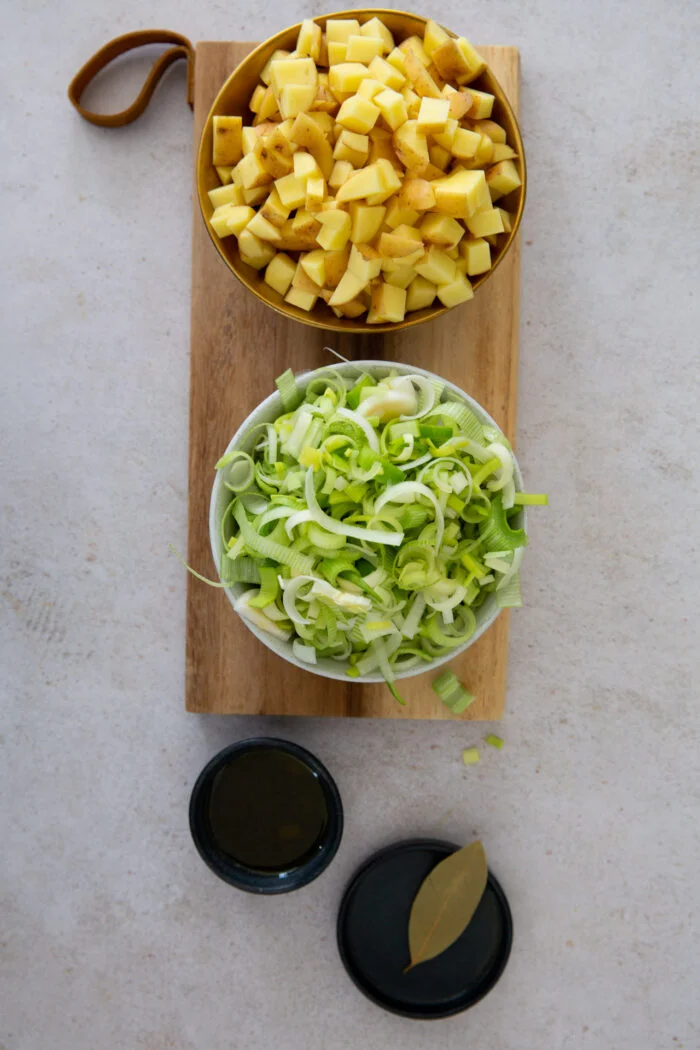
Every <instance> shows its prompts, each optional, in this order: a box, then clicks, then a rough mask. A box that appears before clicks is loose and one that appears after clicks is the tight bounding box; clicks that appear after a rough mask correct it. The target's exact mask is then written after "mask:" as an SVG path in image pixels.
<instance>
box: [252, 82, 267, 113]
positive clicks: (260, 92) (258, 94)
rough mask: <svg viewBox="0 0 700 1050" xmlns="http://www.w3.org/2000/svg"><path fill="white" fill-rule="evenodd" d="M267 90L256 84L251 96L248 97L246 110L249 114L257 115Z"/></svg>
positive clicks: (262, 85) (263, 86)
mask: <svg viewBox="0 0 700 1050" xmlns="http://www.w3.org/2000/svg"><path fill="white" fill-rule="evenodd" d="M266 90H267V88H266V87H265V85H264V84H258V86H257V87H256V89H255V91H254V92H253V94H252V95H251V96H250V102H249V103H248V109H249V110H250V112H251V113H258V112H259V110H260V103H261V102H262V100H263V96H264V94H265V92H266Z"/></svg>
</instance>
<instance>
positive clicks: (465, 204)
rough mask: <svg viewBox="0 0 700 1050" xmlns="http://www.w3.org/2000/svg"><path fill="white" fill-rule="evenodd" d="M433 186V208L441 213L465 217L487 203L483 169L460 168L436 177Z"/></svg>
mask: <svg viewBox="0 0 700 1050" xmlns="http://www.w3.org/2000/svg"><path fill="white" fill-rule="evenodd" d="M506 163H508V162H507V161H506ZM433 188H434V190H435V209H436V211H439V212H441V213H442V214H443V215H452V216H454V217H455V218H457V219H466V218H469V217H470V216H471V215H474V214H475V213H476V212H477V211H478V209H479V208H480V207H482V206H483V205H484V204H486V205H488V200H489V198H488V192H489V191H488V187H487V185H486V177H485V175H484V173H483V171H465V170H464V169H460V170H458V171H455V172H453V173H452V174H451V175H447V176H446V177H445V178H442V179H436V180H435V182H434V183H433Z"/></svg>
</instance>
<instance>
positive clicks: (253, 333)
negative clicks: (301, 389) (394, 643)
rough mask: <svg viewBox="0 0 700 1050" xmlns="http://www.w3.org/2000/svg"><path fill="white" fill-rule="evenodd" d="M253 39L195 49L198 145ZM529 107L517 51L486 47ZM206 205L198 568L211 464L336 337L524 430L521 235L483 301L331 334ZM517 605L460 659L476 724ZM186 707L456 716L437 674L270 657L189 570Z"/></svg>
mask: <svg viewBox="0 0 700 1050" xmlns="http://www.w3.org/2000/svg"><path fill="white" fill-rule="evenodd" d="M253 46H254V45H253V44H243V43H221V42H212V43H209V42H206V43H199V44H197V55H196V67H195V107H194V144H195V151H196V148H197V146H198V143H199V136H200V134H201V129H202V126H203V124H204V121H205V119H206V115H207V113H208V111H209V107H210V106H211V104H212V102H213V100H214V97H215V95H216V93H217V91H218V90H219V88H220V87H221V84H222V83H223V81H224V80H225V79H226V77H227V76H228V75H229V73H230V72H231V71H232V70H233V69H234V67H235V66H236V65H237V64H238V62H240V60H241V59H242V58H243V57H244V55H246V54H247V53H248V51H249V50H250V49H251V48H252V47H253ZM479 50H480V51H481V52H482V54H483V55H484V57H485V58H486V61H487V62H488V63H489V65H490V66H491V68H492V69H493V72H494V73H495V75H496V77H497V78H498V79H499V80H500V82H501V84H502V86H503V88H504V89H505V91H506V93H507V94H508V96H509V98H510V100H511V103H512V105H513V108H514V110H515V112H516V113H517V112H518V108H519V79H520V78H519V72H520V63H519V55H518V51H517V50H516V49H515V48H512V47H481V48H479ZM193 200H194V228H193V237H192V319H191V363H190V457H189V531H188V560H189V564H190V565H192V566H193V567H195V568H196V569H198V570H199V571H201V572H204V573H207V574H210V575H212V574H214V572H215V567H214V564H213V561H212V556H211V551H210V547H209V532H208V513H209V497H210V494H211V486H212V483H213V480H214V470H213V465H214V463H215V462H216V460H217V458H218V456H219V455H220V454H221V452H222V451H223V449H225V447H226V445H227V444H228V442H229V440H230V438H231V435H232V434H233V433H234V431H235V430H236V429H237V428H238V427H239V425H240V424H241V422H242V421H243V420H244V419H245V417H246V416H247V415H248V414H249V413H250V411H251V410H252V409H253V408H254V407H255V405H256V404H257V403H258V402H259V401H260V400H261V399H262V398H263V397H265V396H266V395H267V394H268V393H270V391H271V390H272V389H273V387H274V380H275V377H276V376H278V375H279V374H280V373H281V372H283V371H284V370H285V368H288V367H291V368H293V369H294V370H295V371H302V370H304V369H308V368H317V367H319V366H320V365H324V364H328V363H329V360H330V355H329V354H328V353H327V352H324V350H323V347H324V345H332V346H333V347H334V348H335V349H337V350H338V351H340V352H341V353H342V354H344V355H345V356H346V357H349V358H351V359H355V360H359V359H363V358H365V359H366V358H382V359H386V360H393V361H404V362H409V363H411V364H414V365H418V366H420V367H422V368H427V369H430V370H431V371H433V372H436V373H438V374H439V375H441V376H444V377H445V378H446V379H449V380H451V381H452V382H453V383H456V384H457V385H458V386H460V387H462V389H464V390H466V391H467V392H468V393H469V394H470V395H471V396H472V397H474V398H476V400H477V401H479V402H480V404H482V405H483V406H484V408H486V410H487V411H488V412H490V413H491V415H492V416H493V417H494V419H495V420H496V422H497V423H498V424H499V425H500V426H501V427H502V428H503V430H504V431H505V433H506V435H507V436H508V437H509V438H510V439H511V441H513V440H514V438H515V424H516V408H517V378H518V314H519V301H518V300H519V282H520V258H519V256H520V245H519V239H518V240H516V242H515V243H514V244H513V247H512V248H511V251H510V252H509V254H508V256H507V257H506V258H505V259H504V260H503V262H502V263H501V265H500V266H499V268H498V270H497V271H496V273H494V275H493V277H492V278H491V279H490V280H489V281H487V283H486V284H485V285H484V287H483V288H482V289H480V291H479V292H478V293H477V295H476V296H475V298H474V299H473V300H472V301H471V302H469V303H465V304H464V305H463V306H460V307H457V308H456V309H454V310H451V311H450V312H449V313H448V314H447V315H446V316H445V317H443V318H441V319H439V320H437V321H433V322H429V323H427V324H424V325H419V326H418V327H416V328H414V329H411V330H409V331H406V332H403V333H397V335H396V336H393V335H387V336H381V335H377V336H368V337H355V338H352V337H348V336H342V337H337V336H333V335H332V333H328V334H327V336H326V338H325V339H324V337H323V334H322V333H318V332H316V331H315V330H314V329H311V328H308V327H305V326H303V325H300V324H297V323H295V322H293V321H287V320H285V319H283V318H282V317H280V316H278V315H277V314H276V313H274V312H273V311H272V310H270V309H269V308H267V307H265V306H264V305H263V304H262V303H260V302H259V301H258V300H257V299H256V298H255V296H253V295H251V294H250V293H249V292H247V291H246V289H245V288H243V287H242V285H240V284H239V283H238V282H237V281H236V280H235V278H234V277H233V276H232V275H231V274H230V273H229V271H228V269H227V268H226V266H225V265H224V263H223V262H222V260H221V259H220V258H219V257H218V255H217V253H216V251H215V250H214V247H213V245H212V243H211V241H210V238H209V235H208V233H207V231H206V229H205V226H204V222H203V220H202V217H201V215H200V213H199V208H198V205H197V202H196V196H195V197H193ZM508 617H509V614H508V612H503V613H501V615H500V616H499V617H498V619H497V620H496V622H495V624H494V625H493V626H492V627H491V628H490V629H489V630H488V631H487V632H486V634H484V635H483V637H482V638H480V639H479V641H478V642H477V643H476V644H475V645H473V646H472V647H471V648H470V649H468V650H467V651H466V652H465V653H463V654H462V655H461V656H460V657H458V658H457V659H455V660H454V661H452V663H451V664H450V667H452V668H453V669H454V670H455V672H456V673H457V674H458V676H459V677H460V678H461V679H462V681H463V682H464V683H465V685H466V686H467V687H468V688H469V689H470V691H471V692H474V693H475V694H476V696H477V700H476V701H475V703H474V704H472V706H471V707H470V708H469V709H468V711H467V712H466V713H465V715H463V716H461V717H462V718H464V719H472V720H491V719H498V718H501V717H502V714H503V708H504V704H505V690H506V673H507V665H508ZM186 648H187V673H186V706H187V710H188V711H194V712H200V713H213V714H267V715H346V716H347V715H349V716H366V717H375V718H454V717H455V716H454V715H452V714H451V713H450V712H449V711H448V710H447V708H445V707H444V705H443V704H441V703H440V701H439V700H438V699H437V697H436V696H435V694H434V693H433V691H432V689H431V680H432V678H433V677H434V672H433V673H428V674H423V675H418V676H416V677H414V678H409V679H405V680H404V681H402V682H401V683H400V691H401V694H402V696H403V697H404V699H405V700H406V707H405V708H404V707H401V706H400V705H399V704H397V702H396V701H395V700H394V699H393V697H392V696H391V695H390V693H389V691H388V690H387V689H386V688H385V687H384V686H380V685H354V684H352V683H351V682H350V680H348V683H347V685H346V684H345V683H344V682H336V681H328V680H326V679H323V678H319V677H318V676H316V675H314V674H311V673H309V672H305V671H301V670H298V669H297V668H295V667H292V666H291V665H290V664H287V663H286V661H284V660H281V659H280V658H279V657H277V656H275V655H274V654H273V653H271V652H269V651H268V650H267V649H266V648H265V647H264V646H263V645H261V643H260V642H258V640H257V639H256V638H254V637H253V635H252V634H250V632H249V631H248V630H247V629H246V628H245V627H244V626H243V624H242V623H241V622H240V620H239V619H238V617H237V616H236V615H235V614H234V612H233V610H232V609H231V605H230V603H229V601H228V599H227V598H226V595H225V594H224V593H223V592H222V591H221V590H214V589H213V588H210V587H207V586H206V585H205V584H202V583H200V582H199V581H197V580H194V579H193V578H191V577H190V579H189V581H188V590H187V634H186Z"/></svg>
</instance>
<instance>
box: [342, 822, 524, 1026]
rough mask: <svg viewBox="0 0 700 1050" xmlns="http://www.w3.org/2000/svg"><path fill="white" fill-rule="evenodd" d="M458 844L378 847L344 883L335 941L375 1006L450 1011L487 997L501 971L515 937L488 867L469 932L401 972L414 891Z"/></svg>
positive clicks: (426, 1015)
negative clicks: (347, 883)
mask: <svg viewBox="0 0 700 1050" xmlns="http://www.w3.org/2000/svg"><path fill="white" fill-rule="evenodd" d="M458 848H459V847H458V846H455V845H453V844H452V843H449V842H441V841H438V840H435V839H413V840H410V841H406V842H399V843H396V844H395V845H393V846H389V847H388V848H386V849H383V850H381V851H380V852H379V853H376V854H374V856H372V857H370V859H369V860H368V861H367V862H366V863H365V864H364V865H363V866H362V867H361V868H360V869H359V871H358V872H357V873H356V874H355V876H354V878H353V879H352V881H351V882H350V884H349V886H348V887H347V889H346V891H345V894H344V896H343V900H342V902H341V906H340V912H339V915H338V928H337V933H338V948H339V950H340V956H341V958H342V960H343V963H344V965H345V968H346V970H347V971H348V974H349V975H350V977H351V978H352V980H353V981H354V983H355V984H356V985H357V987H358V988H359V989H360V991H361V992H363V993H364V995H366V996H367V997H368V998H369V999H371V1000H372V1001H373V1002H374V1003H376V1004H377V1005H378V1006H381V1007H383V1008H384V1009H385V1010H389V1011H391V1012H392V1013H396V1014H401V1015H403V1016H404V1017H412V1018H418V1019H424V1020H429V1019H434V1018H440V1017H450V1016H451V1015H453V1014H457V1013H460V1012H461V1011H462V1010H466V1009H468V1008H469V1007H470V1006H473V1005H474V1004H475V1003H477V1002H478V1001H479V1000H480V999H483V997H484V996H485V995H487V994H488V992H490V991H491V989H492V988H493V986H494V985H495V984H496V982H497V981H498V979H499V978H500V976H501V974H502V973H503V970H504V969H505V966H506V963H507V962H508V956H509V955H510V949H511V943H512V940H513V921H512V917H511V913H510V908H509V906H508V901H507V900H506V897H505V894H504V893H503V890H502V889H501V887H500V885H499V883H498V882H497V880H496V879H495V877H494V876H493V875H492V874H491V873H490V872H489V876H488V882H487V884H486V889H485V891H484V895H483V897H482V899H481V902H480V904H479V906H478V908H477V910H476V912H475V913H474V916H473V917H472V919H471V922H470V923H469V925H468V926H467V928H466V930H465V931H464V933H463V934H462V935H461V936H460V937H458V939H457V940H456V941H455V943H454V944H452V945H451V946H450V947H449V948H447V949H446V951H444V952H443V953H442V954H441V955H439V956H437V957H436V958H435V959H430V960H429V961H427V962H425V963H421V964H420V965H419V966H416V967H415V968H414V969H412V970H410V971H409V973H404V972H403V971H404V969H405V967H406V966H407V965H408V962H409V949H408V920H409V916H410V913H411V906H412V904H413V901H414V899H415V896H416V894H417V892H418V890H419V888H420V886H421V884H422V882H423V880H424V879H425V878H426V876H427V875H428V874H429V873H430V871H432V869H433V868H434V867H435V865H436V864H438V863H439V862H440V861H441V860H443V859H444V858H445V857H446V856H448V855H449V854H450V853H454V851H455V850H457V849H458Z"/></svg>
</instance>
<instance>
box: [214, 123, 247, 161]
mask: <svg viewBox="0 0 700 1050" xmlns="http://www.w3.org/2000/svg"><path fill="white" fill-rule="evenodd" d="M242 130H243V118H242V117H214V120H213V137H214V146H213V157H212V164H213V165H214V167H219V166H220V165H233V164H237V163H238V161H239V160H240V159H241V157H242V156H243V150H242V148H241V134H242Z"/></svg>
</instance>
